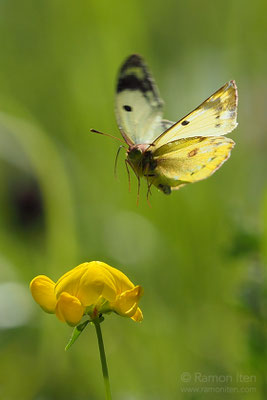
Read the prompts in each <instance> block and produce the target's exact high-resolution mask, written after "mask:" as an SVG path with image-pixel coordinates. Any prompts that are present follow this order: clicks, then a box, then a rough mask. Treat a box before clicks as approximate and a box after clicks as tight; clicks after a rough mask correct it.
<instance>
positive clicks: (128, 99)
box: [115, 54, 237, 194]
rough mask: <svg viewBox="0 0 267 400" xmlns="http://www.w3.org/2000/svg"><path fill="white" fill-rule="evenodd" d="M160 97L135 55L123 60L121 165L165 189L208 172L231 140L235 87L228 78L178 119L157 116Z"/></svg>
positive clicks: (118, 104) (119, 99) (119, 86)
mask: <svg viewBox="0 0 267 400" xmlns="http://www.w3.org/2000/svg"><path fill="white" fill-rule="evenodd" d="M162 107H163V102H162V100H161V99H160V97H159V92H158V89H157V87H156V85H155V83H154V80H153V78H152V77H151V75H150V73H149V72H148V69H147V67H146V65H145V63H144V61H143V59H142V58H141V57H140V56H139V55H136V54H134V55H132V56H130V57H128V58H127V60H126V61H125V62H124V64H123V65H122V67H121V69H120V71H119V76H118V82H117V90H116V101H115V111H116V117H117V122H118V126H119V129H120V131H121V134H122V136H123V138H124V140H125V142H126V144H127V145H128V149H127V153H126V166H127V165H129V166H130V167H131V168H132V169H133V171H134V173H135V175H136V176H137V178H138V182H139V181H140V178H142V177H145V179H146V180H147V183H148V192H149V191H150V187H151V186H152V185H154V186H156V187H157V188H158V189H159V190H161V191H162V192H163V193H164V194H170V193H171V192H172V191H173V190H177V189H179V188H180V187H182V186H184V185H186V184H188V183H193V182H197V181H200V180H202V179H205V178H207V177H209V176H210V175H212V174H213V173H214V172H215V171H217V169H218V168H220V166H221V165H222V164H223V163H224V162H225V161H226V160H227V159H228V158H229V156H230V153H231V150H232V148H233V147H234V145H235V143H234V141H233V140H232V139H230V138H227V137H225V136H223V135H225V134H227V133H229V132H231V131H232V130H233V129H235V127H236V126H237V122H236V117H237V88H236V85H235V82H234V81H230V82H228V83H226V84H225V85H224V86H222V87H221V88H220V89H219V90H217V91H216V92H215V93H214V94H213V95H211V96H210V97H209V98H208V99H206V100H205V101H204V102H203V103H201V104H200V106H198V107H197V108H196V109H195V110H193V111H192V112H191V113H189V114H188V115H186V116H185V117H184V118H182V119H180V120H178V122H172V121H168V120H164V119H162Z"/></svg>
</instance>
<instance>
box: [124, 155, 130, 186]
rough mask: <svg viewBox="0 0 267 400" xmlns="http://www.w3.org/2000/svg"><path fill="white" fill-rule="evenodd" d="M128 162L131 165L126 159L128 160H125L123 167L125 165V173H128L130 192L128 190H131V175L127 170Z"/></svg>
mask: <svg viewBox="0 0 267 400" xmlns="http://www.w3.org/2000/svg"><path fill="white" fill-rule="evenodd" d="M128 164H129V165H130V166H131V164H130V163H129V161H128V160H125V167H126V171H127V175H128V183H129V192H130V191H131V175H130V171H129V167H128Z"/></svg>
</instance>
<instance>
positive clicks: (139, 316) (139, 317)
mask: <svg viewBox="0 0 267 400" xmlns="http://www.w3.org/2000/svg"><path fill="white" fill-rule="evenodd" d="M131 319H132V320H133V321H135V322H141V321H143V313H142V311H141V310H140V308H139V307H138V308H137V310H136V313H135V314H134V315H133V316H132V317H131Z"/></svg>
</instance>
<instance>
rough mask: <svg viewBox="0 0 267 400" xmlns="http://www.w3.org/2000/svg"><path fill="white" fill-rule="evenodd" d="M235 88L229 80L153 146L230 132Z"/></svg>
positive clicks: (233, 82) (164, 133)
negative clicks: (181, 139)
mask: <svg viewBox="0 0 267 400" xmlns="http://www.w3.org/2000/svg"><path fill="white" fill-rule="evenodd" d="M237 101H238V96H237V88H236V84H235V81H230V82H228V83H226V84H225V85H224V86H222V87H221V88H220V89H219V90H217V92H215V93H214V94H213V95H212V96H210V97H209V98H208V99H207V100H205V101H204V102H203V103H202V104H201V105H200V106H199V107H197V108H196V109H195V110H194V111H192V112H191V113H189V114H188V115H187V116H186V117H184V118H182V119H181V120H180V121H178V122H177V123H176V124H174V125H173V126H171V127H170V128H169V129H167V131H165V132H163V133H162V134H161V135H160V136H159V137H158V138H157V139H156V140H155V141H154V142H153V146H156V147H160V146H162V145H164V144H165V143H168V142H172V141H175V140H177V139H180V138H187V137H195V136H205V137H206V136H220V135H225V134H226V133H229V132H231V131H232V130H233V129H235V127H236V126H237V122H236V117H237Z"/></svg>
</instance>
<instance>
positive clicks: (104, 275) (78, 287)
mask: <svg viewBox="0 0 267 400" xmlns="http://www.w3.org/2000/svg"><path fill="white" fill-rule="evenodd" d="M109 269H111V270H115V268H112V267H109V265H107V264H105V263H102V262H100V261H92V262H90V263H83V264H81V265H78V267H76V268H74V269H72V270H70V271H68V272H67V273H66V274H64V275H63V276H62V277H61V278H60V279H59V280H58V281H57V283H56V296H57V297H59V296H60V294H61V293H62V292H68V293H69V294H71V295H72V296H75V297H77V298H78V299H79V300H80V301H81V303H82V305H83V306H85V307H88V306H90V305H92V304H95V303H96V302H97V301H98V299H99V297H100V296H103V297H104V298H105V299H106V300H108V301H115V299H116V296H117V294H118V288H117V285H116V280H115V279H114V276H113V274H112V273H111V272H110V270H109Z"/></svg>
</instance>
